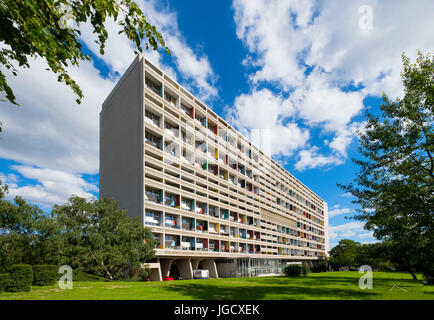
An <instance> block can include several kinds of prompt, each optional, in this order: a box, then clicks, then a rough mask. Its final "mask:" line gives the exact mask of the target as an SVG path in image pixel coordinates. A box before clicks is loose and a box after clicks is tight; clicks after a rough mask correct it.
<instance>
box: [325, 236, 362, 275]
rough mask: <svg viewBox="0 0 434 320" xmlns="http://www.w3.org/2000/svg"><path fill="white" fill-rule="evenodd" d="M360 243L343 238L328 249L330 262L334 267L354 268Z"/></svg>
mask: <svg viewBox="0 0 434 320" xmlns="http://www.w3.org/2000/svg"><path fill="white" fill-rule="evenodd" d="M359 246H360V243H358V242H356V241H353V240H349V239H343V240H341V241H339V243H338V244H337V245H336V246H335V247H333V248H332V249H331V250H330V263H331V264H332V266H333V267H334V268H335V269H339V268H341V267H349V268H354V267H356V266H357V261H356V256H357V250H358V247H359Z"/></svg>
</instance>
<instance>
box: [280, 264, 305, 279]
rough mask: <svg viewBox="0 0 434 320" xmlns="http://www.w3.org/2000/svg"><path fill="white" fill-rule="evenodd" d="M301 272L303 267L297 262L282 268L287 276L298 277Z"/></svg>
mask: <svg viewBox="0 0 434 320" xmlns="http://www.w3.org/2000/svg"><path fill="white" fill-rule="evenodd" d="M302 272H303V268H302V267H301V265H299V264H288V265H286V266H285V268H284V269H283V273H284V274H285V276H287V277H298V276H299V275H301V273H302Z"/></svg>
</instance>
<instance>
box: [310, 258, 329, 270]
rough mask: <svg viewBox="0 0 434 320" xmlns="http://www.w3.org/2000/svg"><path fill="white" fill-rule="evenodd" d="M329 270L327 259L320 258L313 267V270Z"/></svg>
mask: <svg viewBox="0 0 434 320" xmlns="http://www.w3.org/2000/svg"><path fill="white" fill-rule="evenodd" d="M327 270H328V266H327V261H325V260H320V261H317V262H316V263H314V265H313V266H312V268H311V270H310V271H311V272H327Z"/></svg>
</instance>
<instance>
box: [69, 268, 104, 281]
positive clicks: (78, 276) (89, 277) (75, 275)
mask: <svg viewBox="0 0 434 320" xmlns="http://www.w3.org/2000/svg"><path fill="white" fill-rule="evenodd" d="M72 281H77V282H95V281H97V282H98V281H106V282H107V281H111V280H109V279H107V278H103V277H99V276H95V275H93V274H88V273H84V272H81V271H78V270H73V271H72Z"/></svg>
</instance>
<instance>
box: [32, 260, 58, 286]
mask: <svg viewBox="0 0 434 320" xmlns="http://www.w3.org/2000/svg"><path fill="white" fill-rule="evenodd" d="M58 272H59V267H58V266H53V265H36V266H33V285H35V286H52V285H53V284H54V283H55V282H56V280H57V279H58V278H59V274H58Z"/></svg>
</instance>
